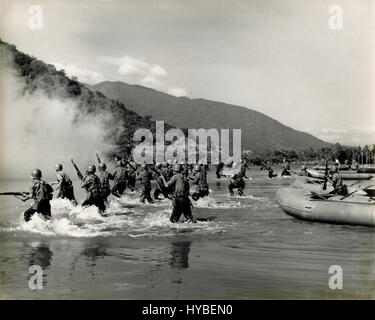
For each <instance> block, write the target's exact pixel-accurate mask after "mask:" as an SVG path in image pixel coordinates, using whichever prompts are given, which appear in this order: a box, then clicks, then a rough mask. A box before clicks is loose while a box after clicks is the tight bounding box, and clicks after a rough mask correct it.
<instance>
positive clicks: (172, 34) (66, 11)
mask: <svg viewBox="0 0 375 320" xmlns="http://www.w3.org/2000/svg"><path fill="white" fill-rule="evenodd" d="M31 5H40V6H41V8H42V9H43V28H42V29H41V30H32V29H30V27H29V18H30V17H31V16H32V14H30V13H29V9H30V6H31ZM332 5H339V6H341V7H342V9H343V28H342V29H341V30H331V29H330V28H329V24H328V22H329V19H330V17H331V16H332V14H329V8H330V6H332ZM0 6H1V7H0V10H1V11H0V37H1V38H2V39H3V40H4V41H7V42H10V43H13V44H15V45H16V46H17V47H18V49H19V50H22V51H24V52H26V53H28V54H32V55H34V56H35V57H37V58H40V59H42V60H44V61H46V62H49V63H54V64H55V65H56V66H58V67H59V68H64V69H66V71H67V73H68V74H70V75H76V76H77V77H78V79H79V80H81V81H83V82H88V83H96V82H100V81H103V80H119V81H124V82H127V83H131V84H141V85H144V86H147V87H152V88H155V89H157V90H161V91H163V92H167V93H170V94H173V95H176V96H180V95H186V96H189V97H191V98H206V99H212V100H216V101H223V102H227V103H232V104H237V105H241V106H245V107H248V108H251V109H254V110H257V111H260V112H263V113H265V114H266V115H268V116H271V117H272V118H274V119H276V120H278V121H280V122H282V123H283V124H286V125H288V126H290V127H292V128H294V129H297V130H302V131H307V132H310V133H312V134H314V135H316V136H318V137H320V138H322V139H324V140H326V141H330V142H340V143H343V144H355V145H357V144H361V145H363V144H366V143H368V144H369V143H375V94H374V89H375V85H374V81H375V79H374V74H375V61H374V59H375V48H374V47H375V46H374V43H375V25H374V24H375V1H374V0H355V1H354V0H351V1H341V0H333V1H328V0H324V1H322V0H314V1H309V0H278V1H273V0H247V1H245V0H232V1H228V0H215V1H214V0H204V1H203V0H200V1H196V0H188V1H180V0H156V1H155V0H152V1H151V0H147V1H146V0H134V1H132V0H123V1H119V0H112V1H111V0H90V1H89V0H84V1H77V0H75V1H73V0H69V1H66V0H60V1H58V0H48V1H47V0H33V1H23V0H1V5H0Z"/></svg>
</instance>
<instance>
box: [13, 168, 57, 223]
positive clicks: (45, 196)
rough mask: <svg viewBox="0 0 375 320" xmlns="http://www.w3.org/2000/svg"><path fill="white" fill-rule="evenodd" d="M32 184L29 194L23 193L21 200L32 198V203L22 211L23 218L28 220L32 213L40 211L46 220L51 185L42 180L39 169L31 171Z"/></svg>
mask: <svg viewBox="0 0 375 320" xmlns="http://www.w3.org/2000/svg"><path fill="white" fill-rule="evenodd" d="M31 179H32V186H31V190H30V193H29V194H24V195H23V196H22V198H20V199H21V200H22V201H26V200H29V199H34V203H33V205H32V206H31V207H30V208H29V209H27V210H26V211H25V212H24V213H23V216H24V219H25V221H26V222H28V221H29V220H30V219H31V217H32V215H33V214H34V213H36V212H39V213H41V214H42V215H43V216H44V218H45V219H46V220H49V219H50V218H51V204H50V200H52V193H53V189H52V187H51V186H50V185H49V184H48V183H47V182H45V181H44V180H42V172H41V171H40V170H39V169H35V170H33V171H32V172H31Z"/></svg>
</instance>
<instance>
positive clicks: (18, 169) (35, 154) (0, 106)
mask: <svg viewBox="0 0 375 320" xmlns="http://www.w3.org/2000/svg"><path fill="white" fill-rule="evenodd" d="M0 60H2V59H0ZM3 60H4V59H3ZM4 64H6V63H5V61H0V70H1V73H0V177H1V178H21V177H24V178H28V177H29V175H30V172H31V170H33V169H34V168H40V169H41V170H42V172H43V176H44V177H53V176H54V175H55V172H54V166H55V164H56V163H62V164H63V165H64V168H65V169H66V171H67V172H68V173H71V176H72V177H76V174H75V172H74V170H73V168H72V165H71V164H70V160H69V159H70V158H74V159H75V160H76V162H77V164H79V166H80V168H81V170H82V171H84V169H85V168H86V166H87V165H88V164H90V163H95V153H96V152H99V153H104V152H105V151H107V150H108V149H109V148H110V146H108V145H106V144H105V143H104V142H103V141H102V138H103V136H105V129H104V127H103V122H104V120H103V119H104V117H105V116H104V115H95V116H88V115H85V117H80V120H79V121H75V119H76V118H77V115H79V113H78V108H77V105H76V102H75V101H73V100H70V101H61V100H59V99H58V98H49V97H47V96H46V95H45V94H44V93H43V92H42V91H40V90H36V91H35V93H33V94H30V93H25V91H24V90H23V89H24V86H25V83H24V82H23V80H22V78H20V77H17V76H16V75H15V72H14V70H13V69H12V68H11V67H9V66H8V65H4ZM82 118H83V119H82Z"/></svg>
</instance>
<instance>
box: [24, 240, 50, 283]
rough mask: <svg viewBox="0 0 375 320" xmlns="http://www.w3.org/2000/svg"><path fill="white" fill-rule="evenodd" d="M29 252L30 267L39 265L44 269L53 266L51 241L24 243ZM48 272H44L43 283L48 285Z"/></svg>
mask: <svg viewBox="0 0 375 320" xmlns="http://www.w3.org/2000/svg"><path fill="white" fill-rule="evenodd" d="M24 246H25V248H26V250H27V254H26V257H27V259H28V264H29V267H31V266H34V265H37V266H40V267H41V268H42V269H43V271H45V270H46V269H48V268H49V267H50V266H51V262H52V258H53V252H52V251H51V250H50V247H49V243H47V242H41V243H40V242H31V243H27V244H24ZM47 274H48V273H47V272H43V284H44V285H47V283H48V281H47Z"/></svg>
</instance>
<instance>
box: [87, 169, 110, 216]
mask: <svg viewBox="0 0 375 320" xmlns="http://www.w3.org/2000/svg"><path fill="white" fill-rule="evenodd" d="M95 171H96V168H95V166H94V165H90V166H88V168H87V171H86V175H85V176H84V178H83V180H82V188H84V189H85V190H86V193H87V197H86V200H85V201H83V203H82V207H84V206H92V205H94V206H96V207H97V208H98V209H99V212H100V213H102V212H104V211H105V205H104V201H103V199H102V188H101V184H100V179H99V177H98V176H97V175H96V174H95Z"/></svg>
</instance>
